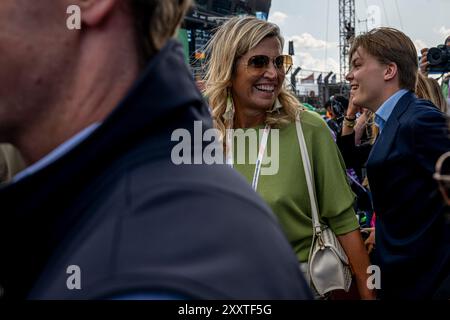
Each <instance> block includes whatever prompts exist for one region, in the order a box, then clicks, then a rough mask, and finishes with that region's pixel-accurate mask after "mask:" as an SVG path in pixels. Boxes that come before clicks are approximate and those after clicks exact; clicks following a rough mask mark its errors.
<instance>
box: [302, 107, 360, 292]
mask: <svg viewBox="0 0 450 320" xmlns="http://www.w3.org/2000/svg"><path fill="white" fill-rule="evenodd" d="M296 129H297V137H298V142H299V145H300V151H301V156H302V160H303V167H304V170H305V176H306V184H307V187H308V193H309V199H310V202H311V218H312V225H313V241H312V245H311V249H310V251H309V257H308V271H307V281H309V285H310V287H311V288H312V289H313V290H315V291H316V293H318V294H319V295H320V296H325V294H326V293H328V292H330V291H333V290H338V289H343V290H345V291H348V290H349V289H350V285H351V283H352V272H351V269H350V265H349V262H348V258H347V255H346V254H345V251H344V249H343V248H342V246H341V244H340V243H339V240H338V239H337V238H336V235H335V234H334V232H333V231H332V230H331V229H330V228H328V227H325V228H323V227H322V225H321V224H320V221H319V214H318V209H317V201H316V196H315V188H314V180H313V177H312V172H311V164H310V162H309V155H308V149H307V147H306V141H305V137H304V135H303V130H302V127H301V123H300V119H299V117H298V116H297V120H296Z"/></svg>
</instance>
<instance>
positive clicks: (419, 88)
mask: <svg viewBox="0 0 450 320" xmlns="http://www.w3.org/2000/svg"><path fill="white" fill-rule="evenodd" d="M415 91H416V95H417V97H419V98H421V99H425V100H429V101H431V102H432V103H433V104H434V105H435V106H436V107H437V108H438V109H439V110H441V111H442V112H443V113H447V108H448V107H447V101H446V100H445V98H444V95H443V94H442V91H441V87H440V86H439V83H438V82H437V81H436V80H435V79H433V78H428V77H427V76H425V75H423V74H422V73H418V74H417V84H416V90H415Z"/></svg>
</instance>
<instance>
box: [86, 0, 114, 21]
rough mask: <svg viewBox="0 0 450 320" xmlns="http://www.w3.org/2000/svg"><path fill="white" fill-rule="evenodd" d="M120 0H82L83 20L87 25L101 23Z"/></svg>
mask: <svg viewBox="0 0 450 320" xmlns="http://www.w3.org/2000/svg"><path fill="white" fill-rule="evenodd" d="M117 2H118V0H80V1H78V3H79V6H80V9H81V21H82V22H83V24H85V25H86V26H90V27H93V26H96V25H99V24H101V23H102V22H103V21H104V20H105V19H106V18H107V17H108V16H109V15H110V14H111V13H112V11H113V9H114V7H115V6H116V5H117Z"/></svg>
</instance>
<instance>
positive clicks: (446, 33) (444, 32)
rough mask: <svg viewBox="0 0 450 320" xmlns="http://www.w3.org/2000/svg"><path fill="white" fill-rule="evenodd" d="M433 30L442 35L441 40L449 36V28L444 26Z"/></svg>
mask: <svg viewBox="0 0 450 320" xmlns="http://www.w3.org/2000/svg"><path fill="white" fill-rule="evenodd" d="M435 32H437V33H439V34H440V35H441V36H442V41H444V40H445V38H447V37H448V36H450V28H449V29H447V28H446V26H441V27H440V28H439V30H435Z"/></svg>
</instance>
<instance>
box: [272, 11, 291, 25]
mask: <svg viewBox="0 0 450 320" xmlns="http://www.w3.org/2000/svg"><path fill="white" fill-rule="evenodd" d="M287 17H288V15H287V14H286V13H283V12H281V11H275V12H274V13H271V14H270V15H269V21H270V22H272V23H275V24H278V25H282V24H283V23H284V21H285V20H286V19H287Z"/></svg>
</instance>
